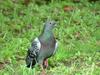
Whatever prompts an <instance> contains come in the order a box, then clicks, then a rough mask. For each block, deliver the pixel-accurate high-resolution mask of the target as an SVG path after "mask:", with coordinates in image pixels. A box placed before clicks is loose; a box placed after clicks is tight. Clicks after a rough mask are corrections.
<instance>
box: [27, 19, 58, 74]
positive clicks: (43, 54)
mask: <svg viewBox="0 0 100 75" xmlns="http://www.w3.org/2000/svg"><path fill="white" fill-rule="evenodd" d="M55 27H56V21H54V20H49V21H48V20H47V21H46V22H45V23H44V28H43V31H42V33H41V34H40V35H39V36H38V37H36V38H35V39H34V40H33V41H32V43H31V47H30V48H29V49H28V51H27V56H26V65H27V67H28V68H34V66H35V65H36V64H38V65H40V67H41V69H42V72H45V71H44V69H45V68H47V67H48V58H50V57H51V56H53V55H54V54H55V53H56V50H57V47H58V41H57V40H56V38H55V37H54V35H53V29H54V28H55Z"/></svg>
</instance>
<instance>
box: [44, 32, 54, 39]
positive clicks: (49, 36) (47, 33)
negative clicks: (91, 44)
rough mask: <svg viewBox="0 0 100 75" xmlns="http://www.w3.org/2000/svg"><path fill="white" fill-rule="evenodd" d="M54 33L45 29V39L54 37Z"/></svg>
mask: <svg viewBox="0 0 100 75" xmlns="http://www.w3.org/2000/svg"><path fill="white" fill-rule="evenodd" d="M52 36H53V33H52V31H51V30H44V32H43V39H44V40H49V39H50V38H52Z"/></svg>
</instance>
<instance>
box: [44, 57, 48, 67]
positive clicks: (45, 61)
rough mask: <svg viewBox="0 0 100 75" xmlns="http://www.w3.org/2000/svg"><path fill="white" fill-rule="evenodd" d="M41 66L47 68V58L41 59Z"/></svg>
mask: <svg viewBox="0 0 100 75" xmlns="http://www.w3.org/2000/svg"><path fill="white" fill-rule="evenodd" d="M43 67H44V68H47V67H48V59H45V60H44V61H43Z"/></svg>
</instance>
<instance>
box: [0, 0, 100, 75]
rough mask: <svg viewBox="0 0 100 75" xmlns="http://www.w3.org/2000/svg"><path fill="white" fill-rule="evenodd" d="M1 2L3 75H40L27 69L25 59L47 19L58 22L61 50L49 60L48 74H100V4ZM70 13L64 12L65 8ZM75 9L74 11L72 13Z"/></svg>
mask: <svg viewBox="0 0 100 75" xmlns="http://www.w3.org/2000/svg"><path fill="white" fill-rule="evenodd" d="M22 2H23V1H21V2H15V3H14V2H12V1H10V0H6V1H3V0H1V1H0V75H13V74H15V75H33V74H34V73H35V74H34V75H38V74H39V73H40V69H39V68H38V67H36V68H34V70H31V69H28V68H26V65H25V61H24V59H25V56H26V51H27V48H28V47H29V45H30V44H31V40H32V39H34V38H35V37H36V36H38V35H39V34H40V33H41V31H42V28H43V23H44V21H45V20H46V19H48V18H49V19H54V20H58V22H59V25H58V26H57V28H56V29H55V30H54V34H55V36H56V38H57V39H58V41H59V47H58V51H57V53H56V55H55V56H53V57H51V58H50V59H49V65H50V66H49V67H48V69H47V70H46V72H47V74H48V75H99V74H100V72H99V71H100V8H99V7H100V4H99V3H100V1H98V2H95V3H90V2H88V1H86V0H85V1H83V0H81V1H80V3H74V2H72V1H61V2H59V1H53V0H52V2H51V3H49V4H41V5H38V4H36V3H34V2H30V4H29V5H28V6H25V5H23V4H22ZM66 5H67V6H68V7H67V8H68V9H70V10H65V11H64V6H66ZM71 8H72V10H71Z"/></svg>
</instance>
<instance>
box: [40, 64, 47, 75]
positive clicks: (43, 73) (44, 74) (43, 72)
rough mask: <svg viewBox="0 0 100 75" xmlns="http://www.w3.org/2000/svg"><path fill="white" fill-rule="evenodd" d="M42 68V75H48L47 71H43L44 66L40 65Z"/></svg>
mask: <svg viewBox="0 0 100 75" xmlns="http://www.w3.org/2000/svg"><path fill="white" fill-rule="evenodd" d="M40 67H41V69H42V73H41V74H40V75H46V72H45V70H44V69H43V66H42V64H41V65H40Z"/></svg>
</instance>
